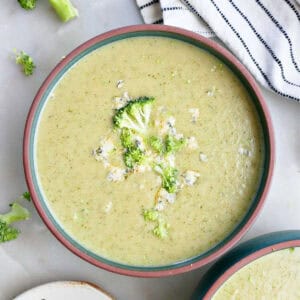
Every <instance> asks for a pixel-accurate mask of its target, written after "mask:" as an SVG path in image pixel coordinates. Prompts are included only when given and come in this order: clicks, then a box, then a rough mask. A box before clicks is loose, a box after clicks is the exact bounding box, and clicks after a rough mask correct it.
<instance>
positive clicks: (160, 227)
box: [153, 221, 170, 239]
mask: <svg viewBox="0 0 300 300" xmlns="http://www.w3.org/2000/svg"><path fill="white" fill-rule="evenodd" d="M169 227H170V226H169V224H167V223H165V222H163V221H159V222H158V224H157V226H156V227H155V228H154V229H153V233H154V234H155V235H156V236H157V237H159V238H161V239H164V238H166V237H167V236H168V228H169Z"/></svg>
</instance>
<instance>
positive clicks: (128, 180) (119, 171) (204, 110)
mask: <svg viewBox="0 0 300 300" xmlns="http://www.w3.org/2000/svg"><path fill="white" fill-rule="evenodd" d="M273 161H274V144H273V133H272V125H271V121H270V117H269V113H268V111H267V108H266V105H265V102H264V100H263V97H262V95H261V92H260V90H259V88H258V86H257V84H256V83H255V81H254V79H253V78H252V77H251V75H250V74H249V72H248V71H247V70H246V68H245V67H244V66H243V65H242V64H241V63H239V62H238V60H237V59H236V58H235V57H234V56H233V55H232V54H230V53H229V52H228V51H227V50H225V49H224V48H222V47H221V46H219V45H218V44H216V43H215V42H213V41H211V40H208V39H206V38H204V37H202V36H200V35H197V34H195V33H191V32H189V31H185V30H182V29H178V28H174V27H168V26H160V25H156V26H154V25H139V26H131V27H125V28H120V29H117V30H113V31H110V32H108V33H105V34H102V35H99V36H97V37H95V38H93V39H91V40H89V41H87V42H86V43H84V44H83V45H81V46H79V47H78V48H76V49H75V50H74V51H72V52H71V53H70V54H69V55H67V56H66V57H65V58H63V59H62V61H61V62H60V63H59V64H58V65H57V66H56V67H55V68H54V70H53V71H52V72H51V73H50V75H49V76H48V78H47V79H46V80H45V82H44V83H43V84H42V86H41V88H40V90H39V91H38V93H37V95H36V97H35V99H34V101H33V104H32V107H31V109H30V112H29V115H28V119H27V123H26V128H25V135H24V168H25V175H26V180H27V184H28V187H29V190H30V193H31V195H32V199H33V202H34V204H35V206H36V208H37V211H38V212H39V214H40V215H41V217H42V219H43V221H44V222H45V224H46V225H47V226H48V227H49V229H50V230H51V232H52V233H53V234H54V235H55V236H56V237H57V238H58V240H59V241H61V242H62V243H63V244H64V245H65V246H66V247H67V248H68V249H70V250H71V251H72V252H74V253H75V254H77V255H78V256H80V257H81V258H83V259H85V260H87V261H88V262H90V263H92V264H94V265H96V266H99V267H101V268H104V269H106V270H109V271H113V272H117V273H120V274H126V275H132V276H144V277H158V276H168V275H174V274H178V273H182V272H186V271H189V270H192V269H195V268H198V267H200V266H203V265H204V264H207V263H208V262H211V261H213V260H214V259H216V258H217V257H219V256H220V255H222V254H223V253H225V252H226V251H227V250H228V249H230V248H231V247H232V246H233V245H234V244H235V243H237V241H238V240H239V239H240V238H241V237H242V236H243V235H244V234H245V232H246V231H247V230H248V229H249V227H250V226H251V224H252V223H253V221H254V219H255V217H256V216H257V214H258V212H259V210H260V209H261V207H262V205H263V202H264V200H265V197H266V193H267V190H268V187H269V184H270V179H271V175H272V170H273Z"/></svg>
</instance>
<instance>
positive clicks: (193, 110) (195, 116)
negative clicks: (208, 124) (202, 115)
mask: <svg viewBox="0 0 300 300" xmlns="http://www.w3.org/2000/svg"><path fill="white" fill-rule="evenodd" d="M189 113H191V114H192V122H193V123H196V122H197V120H198V118H199V108H190V109H189Z"/></svg>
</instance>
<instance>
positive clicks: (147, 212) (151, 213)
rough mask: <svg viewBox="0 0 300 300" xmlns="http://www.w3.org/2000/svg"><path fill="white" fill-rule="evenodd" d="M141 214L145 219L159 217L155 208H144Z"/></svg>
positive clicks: (151, 219)
mask: <svg viewBox="0 0 300 300" xmlns="http://www.w3.org/2000/svg"><path fill="white" fill-rule="evenodd" d="M143 216H144V219H145V221H157V220H158V218H159V213H158V211H157V210H155V209H153V208H152V209H145V210H144V211H143Z"/></svg>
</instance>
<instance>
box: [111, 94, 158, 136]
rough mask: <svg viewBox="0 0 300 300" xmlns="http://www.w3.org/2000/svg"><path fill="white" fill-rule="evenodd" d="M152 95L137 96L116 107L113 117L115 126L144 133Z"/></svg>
mask: <svg viewBox="0 0 300 300" xmlns="http://www.w3.org/2000/svg"><path fill="white" fill-rule="evenodd" d="M153 101H154V98H153V97H139V98H137V99H134V100H131V101H129V102H128V103H127V104H126V105H125V106H124V107H122V108H120V109H118V110H117V111H116V114H115V115H114V117H113V123H114V126H115V127H116V128H120V129H122V128H128V129H131V130H134V131H135V132H138V133H142V134H144V133H145V132H146V130H147V129H148V124H149V120H150V115H151V110H152V103H153Z"/></svg>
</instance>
